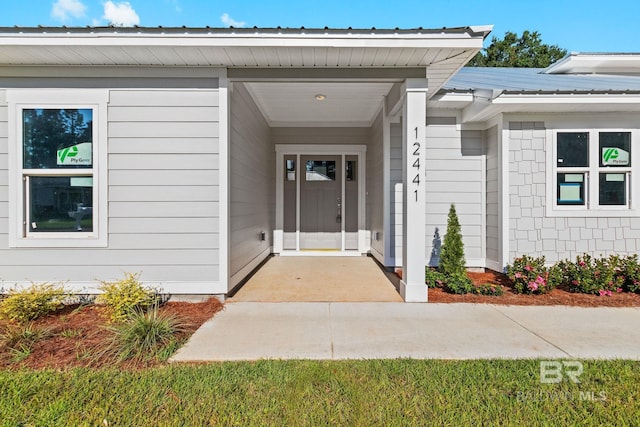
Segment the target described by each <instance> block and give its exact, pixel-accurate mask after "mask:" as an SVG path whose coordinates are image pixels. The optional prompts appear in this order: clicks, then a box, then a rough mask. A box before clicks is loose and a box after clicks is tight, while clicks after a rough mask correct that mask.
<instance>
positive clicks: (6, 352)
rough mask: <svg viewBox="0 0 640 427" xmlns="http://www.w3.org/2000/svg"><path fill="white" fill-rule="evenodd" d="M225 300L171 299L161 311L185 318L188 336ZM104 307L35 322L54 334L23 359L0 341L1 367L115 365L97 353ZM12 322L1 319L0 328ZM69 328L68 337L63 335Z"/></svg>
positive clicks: (70, 309)
mask: <svg viewBox="0 0 640 427" xmlns="http://www.w3.org/2000/svg"><path fill="white" fill-rule="evenodd" d="M222 307H223V306H222V303H220V301H218V300H217V299H215V298H210V299H208V300H207V301H205V302H201V303H187V302H168V303H166V304H164V305H163V306H162V307H161V308H160V311H166V312H169V313H172V314H175V315H177V316H179V317H180V319H181V320H182V321H183V322H184V324H185V326H184V332H182V335H181V336H180V337H179V338H184V339H186V338H187V337H189V336H190V335H191V334H193V332H195V330H196V329H198V328H199V327H200V325H202V324H203V323H204V322H205V321H206V320H208V319H210V318H211V317H213V315H214V314H215V313H217V312H218V311H220V310H221V309H222ZM107 319H108V316H107V314H106V311H105V308H104V307H103V306H100V305H88V306H78V305H71V306H66V307H64V308H63V309H62V310H59V311H57V312H56V313H53V314H50V315H48V316H45V317H43V318H41V319H38V320H36V321H34V322H33V324H34V326H36V327H44V328H48V329H49V330H50V332H51V337H50V338H47V339H44V340H41V341H38V342H37V343H36V344H35V345H34V346H33V349H32V352H31V354H29V356H28V357H26V358H25V359H24V360H22V361H20V362H16V361H14V360H13V359H14V357H13V356H14V355H13V354H12V353H11V351H10V349H9V348H7V346H6V345H4V344H3V343H0V368H9V369H13V368H32V369H44V368H50V369H65V368H71V367H101V366H109V365H110V366H113V360H112V359H110V358H107V357H103V358H100V357H96V355H98V354H100V350H101V349H104V348H105V346H106V344H107V342H108V339H109V332H108V331H106V330H105V329H104V326H105V325H107V324H108V322H107ZM7 326H9V325H8V324H7V322H4V321H0V331H4V330H5V328H6V327H7ZM63 331H66V332H67V337H65V336H63V334H64V332H63ZM159 364H160V362H158V361H153V360H150V361H126V362H123V363H121V364H120V367H123V368H128V369H140V368H147V367H150V366H154V365H159Z"/></svg>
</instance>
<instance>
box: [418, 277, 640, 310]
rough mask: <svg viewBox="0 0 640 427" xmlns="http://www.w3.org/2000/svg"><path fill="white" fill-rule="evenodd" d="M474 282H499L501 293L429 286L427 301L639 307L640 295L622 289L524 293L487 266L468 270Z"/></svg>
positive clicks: (555, 290) (556, 290) (558, 290)
mask: <svg viewBox="0 0 640 427" xmlns="http://www.w3.org/2000/svg"><path fill="white" fill-rule="evenodd" d="M467 274H468V275H469V277H470V278H471V280H473V283H474V284H476V285H481V284H485V283H492V284H497V285H500V286H502V289H503V291H504V295H501V296H490V295H469V294H467V295H456V294H450V293H448V292H445V291H443V290H442V289H429V301H430V302H468V303H480V304H505V305H569V306H579V307H640V295H638V294H633V293H628V292H623V293H619V294H613V295H611V296H599V295H588V294H577V293H573V292H568V291H566V290H564V289H559V288H557V289H554V290H553V291H551V292H549V293H548V294H544V295H524V294H516V293H514V292H513V289H512V284H511V281H510V280H509V278H508V277H507V276H506V275H504V274H501V273H497V272H495V271H490V270H487V272H485V273H471V272H469V273H467Z"/></svg>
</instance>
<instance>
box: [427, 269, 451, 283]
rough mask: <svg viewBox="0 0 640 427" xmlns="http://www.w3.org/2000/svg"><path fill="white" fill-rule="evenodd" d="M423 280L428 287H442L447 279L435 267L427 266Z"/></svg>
mask: <svg viewBox="0 0 640 427" xmlns="http://www.w3.org/2000/svg"><path fill="white" fill-rule="evenodd" d="M424 281H425V283H426V284H427V287H428V288H442V287H443V286H444V284H445V282H446V281H447V279H446V277H445V275H444V274H442V273H440V272H439V271H438V270H436V269H435V268H431V267H427V268H426V269H425V271H424Z"/></svg>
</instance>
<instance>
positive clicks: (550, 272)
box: [507, 255, 562, 294]
mask: <svg viewBox="0 0 640 427" xmlns="http://www.w3.org/2000/svg"><path fill="white" fill-rule="evenodd" d="M507 276H508V277H509V279H510V280H511V282H513V290H514V291H515V292H516V293H518V294H546V293H547V292H550V291H551V290H553V289H554V288H555V287H556V286H557V285H558V284H559V283H560V281H561V279H562V275H561V271H560V269H559V268H558V267H557V266H555V265H554V266H552V267H549V268H547V267H546V266H545V258H544V256H542V257H537V258H535V257H531V256H528V255H523V256H522V257H520V258H516V259H515V260H513V264H510V265H508V266H507Z"/></svg>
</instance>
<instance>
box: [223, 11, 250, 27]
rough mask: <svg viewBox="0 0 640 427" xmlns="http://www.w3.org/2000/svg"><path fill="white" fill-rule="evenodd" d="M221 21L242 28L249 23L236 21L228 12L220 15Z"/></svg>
mask: <svg viewBox="0 0 640 427" xmlns="http://www.w3.org/2000/svg"><path fill="white" fill-rule="evenodd" d="M220 21H222V23H223V24H224V25H226V26H228V27H238V28H240V27H244V26H245V25H247V23H246V22H244V21H236V20H235V19H233V18H232V17H230V16H229V14H228V13H223V14H222V16H221V17H220Z"/></svg>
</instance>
